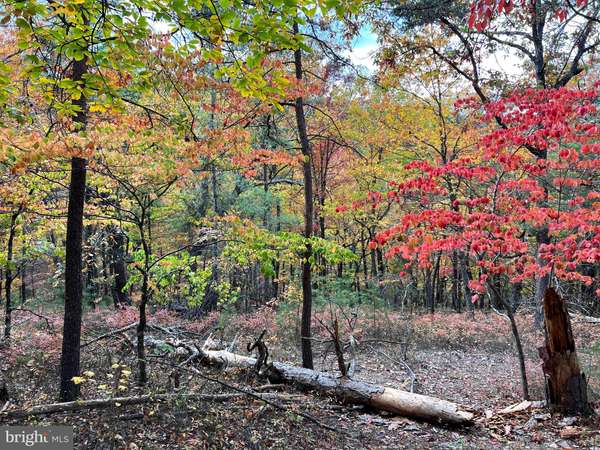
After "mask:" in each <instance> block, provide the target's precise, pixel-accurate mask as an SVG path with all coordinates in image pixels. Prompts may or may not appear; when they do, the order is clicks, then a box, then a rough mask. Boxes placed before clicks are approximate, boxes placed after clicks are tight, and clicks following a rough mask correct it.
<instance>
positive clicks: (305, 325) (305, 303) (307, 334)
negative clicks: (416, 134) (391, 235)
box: [294, 22, 313, 369]
mask: <svg viewBox="0 0 600 450" xmlns="http://www.w3.org/2000/svg"><path fill="white" fill-rule="evenodd" d="M298 34H299V31H298V23H297V22H294V35H298ZM294 66H295V70H296V79H297V80H298V81H299V82H301V80H302V75H303V73H302V72H303V70H302V50H300V49H297V50H295V51H294ZM294 109H295V113H296V125H297V127H298V136H299V138H300V145H301V147H302V156H303V157H304V158H303V161H302V169H303V173H304V237H305V238H306V239H310V238H311V237H312V233H313V181H312V168H311V158H312V151H311V148H310V142H309V140H308V132H307V129H306V116H305V114H304V100H303V98H302V97H297V98H296V102H295V108H294ZM312 257H313V255H312V246H311V245H310V243H307V245H306V251H305V253H304V255H303V262H302V326H301V332H300V336H301V341H302V344H301V345H302V365H303V367H305V368H307V369H312V368H313V355H312V342H311V327H310V325H311V319H312V273H311V270H312V267H311V266H312V264H311V259H312Z"/></svg>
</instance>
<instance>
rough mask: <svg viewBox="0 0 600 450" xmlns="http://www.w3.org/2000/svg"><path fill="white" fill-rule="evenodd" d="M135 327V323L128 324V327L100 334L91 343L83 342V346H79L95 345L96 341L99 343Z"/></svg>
mask: <svg viewBox="0 0 600 450" xmlns="http://www.w3.org/2000/svg"><path fill="white" fill-rule="evenodd" d="M135 327H137V322H134V323H130V324H129V325H126V326H124V327H122V328H119V329H118V330H113V331H109V332H108V333H104V334H101V335H100V336H98V337H96V338H94V339H92V340H91V341H87V342H84V343H83V344H81V348H83V347H87V346H88V345H91V344H94V343H96V342H98V341H101V340H102V339H107V338H109V337H113V336H116V335H118V334H122V333H125V332H126V331H129V330H131V329H132V328H135Z"/></svg>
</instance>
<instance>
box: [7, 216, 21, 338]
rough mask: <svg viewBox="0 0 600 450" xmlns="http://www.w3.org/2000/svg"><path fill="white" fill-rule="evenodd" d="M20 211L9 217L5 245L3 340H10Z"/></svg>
mask: <svg viewBox="0 0 600 450" xmlns="http://www.w3.org/2000/svg"><path fill="white" fill-rule="evenodd" d="M20 211H21V209H20V208H19V211H17V212H14V213H13V214H12V215H11V216H10V228H9V231H8V241H7V243H6V271H5V273H4V298H5V301H6V303H5V305H4V339H6V340H8V339H10V333H11V327H12V298H11V295H12V282H13V280H14V279H15V277H14V275H13V270H12V261H13V245H14V240H15V232H16V229H17V218H18V217H19V214H20Z"/></svg>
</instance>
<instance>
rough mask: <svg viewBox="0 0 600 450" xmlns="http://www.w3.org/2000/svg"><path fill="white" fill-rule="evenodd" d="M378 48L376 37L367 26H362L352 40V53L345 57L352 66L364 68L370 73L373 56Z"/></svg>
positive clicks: (373, 66)
mask: <svg viewBox="0 0 600 450" xmlns="http://www.w3.org/2000/svg"><path fill="white" fill-rule="evenodd" d="M378 47H379V45H378V44H377V36H376V35H375V33H373V31H372V30H371V28H370V27H369V26H368V25H364V26H363V27H362V28H361V29H360V33H359V35H358V36H357V37H356V38H354V41H353V42H352V51H350V52H349V53H348V55H347V56H348V58H350V61H352V63H353V64H355V65H362V66H365V67H366V68H367V69H369V71H370V72H374V71H375V62H374V56H375V52H376V50H377V48H378Z"/></svg>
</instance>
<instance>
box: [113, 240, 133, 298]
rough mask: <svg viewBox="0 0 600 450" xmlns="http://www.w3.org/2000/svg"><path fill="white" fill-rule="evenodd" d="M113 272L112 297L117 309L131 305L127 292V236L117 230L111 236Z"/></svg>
mask: <svg viewBox="0 0 600 450" xmlns="http://www.w3.org/2000/svg"><path fill="white" fill-rule="evenodd" d="M111 247H112V248H111V252H110V253H111V262H110V266H111V270H112V273H113V275H114V281H113V287H112V296H113V301H114V305H115V307H119V306H121V305H125V304H130V303H131V302H130V300H129V295H128V293H127V292H126V291H125V286H126V285H127V265H126V264H125V236H124V235H123V231H122V230H120V229H116V230H115V231H114V232H113V233H112V235H111Z"/></svg>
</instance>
